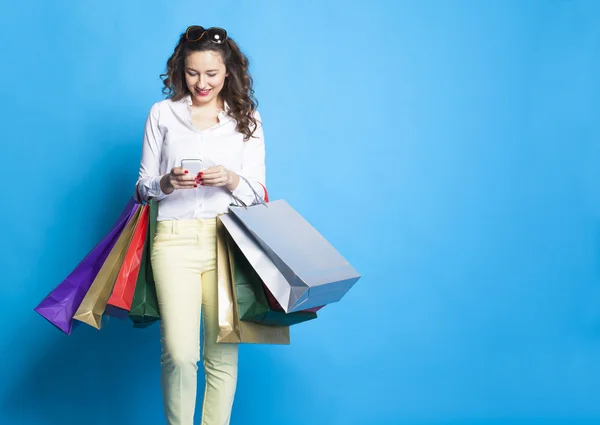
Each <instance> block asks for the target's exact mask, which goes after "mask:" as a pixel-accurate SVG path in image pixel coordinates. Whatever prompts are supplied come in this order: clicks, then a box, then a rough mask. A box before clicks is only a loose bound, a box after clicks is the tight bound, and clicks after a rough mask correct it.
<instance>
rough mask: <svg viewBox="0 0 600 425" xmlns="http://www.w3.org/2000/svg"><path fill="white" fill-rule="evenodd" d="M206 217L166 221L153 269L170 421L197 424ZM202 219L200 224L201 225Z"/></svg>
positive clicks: (172, 424)
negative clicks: (204, 222) (203, 246)
mask: <svg viewBox="0 0 600 425" xmlns="http://www.w3.org/2000/svg"><path fill="white" fill-rule="evenodd" d="M201 223H202V222H198V223H193V222H160V223H158V226H157V235H156V238H155V242H154V247H153V252H152V268H153V272H154V279H155V281H156V295H157V298H158V305H159V309H160V314H161V343H162V356H161V365H162V374H161V384H162V390H163V402H164V408H165V415H166V418H167V423H168V424H169V425H192V424H193V419H194V410H195V403H196V388H197V371H198V361H199V360H200V309H201V304H202V280H201V273H202V270H203V269H205V268H206V264H207V260H208V262H210V259H207V258H205V256H204V251H205V250H204V249H202V239H203V238H202V237H201V235H202V234H203V233H204V232H203V231H202V226H201ZM196 224H197V225H196Z"/></svg>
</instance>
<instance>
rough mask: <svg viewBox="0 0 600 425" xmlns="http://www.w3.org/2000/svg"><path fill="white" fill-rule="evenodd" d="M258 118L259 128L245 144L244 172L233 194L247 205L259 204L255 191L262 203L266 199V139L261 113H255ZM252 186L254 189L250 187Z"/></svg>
mask: <svg viewBox="0 0 600 425" xmlns="http://www.w3.org/2000/svg"><path fill="white" fill-rule="evenodd" d="M254 117H255V118H256V122H257V128H256V130H255V131H254V134H253V136H252V137H251V138H250V139H248V140H247V141H245V142H244V147H243V151H242V171H241V173H240V176H241V177H244V178H245V179H246V180H248V182H246V181H245V180H244V179H243V178H241V179H240V183H239V184H238V187H237V188H235V190H233V191H232V192H231V193H232V195H233V196H235V197H236V198H238V199H240V200H241V201H242V202H244V204H246V205H254V204H257V203H258V201H257V199H256V196H255V195H254V192H253V191H252V189H254V191H255V192H256V193H257V194H258V196H259V198H260V200H261V201H264V200H265V198H266V194H267V193H266V176H265V138H264V132H263V125H262V120H261V116H260V113H259V112H258V111H256V112H255V113H254ZM248 183H249V184H251V185H252V188H250V186H249V185H248Z"/></svg>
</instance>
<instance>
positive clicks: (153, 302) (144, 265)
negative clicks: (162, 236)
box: [128, 199, 160, 328]
mask: <svg viewBox="0 0 600 425" xmlns="http://www.w3.org/2000/svg"><path fill="white" fill-rule="evenodd" d="M148 204H149V205H150V217H149V220H148V230H147V231H148V235H147V236H146V244H145V245H144V252H143V254H142V259H141V262H140V273H139V275H138V279H137V282H136V284H135V292H134V294H133V301H132V302H131V310H130V311H129V314H128V316H129V318H130V319H131V321H132V322H133V326H134V327H136V328H145V327H147V326H149V325H151V324H152V323H154V322H156V321H158V320H160V313H159V311H158V299H157V298H156V287H155V284H154V274H153V273H152V264H151V261H150V258H151V255H152V245H153V242H154V235H155V234H156V218H157V216H158V204H157V202H156V201H155V200H154V199H151V200H150V202H149V203H148Z"/></svg>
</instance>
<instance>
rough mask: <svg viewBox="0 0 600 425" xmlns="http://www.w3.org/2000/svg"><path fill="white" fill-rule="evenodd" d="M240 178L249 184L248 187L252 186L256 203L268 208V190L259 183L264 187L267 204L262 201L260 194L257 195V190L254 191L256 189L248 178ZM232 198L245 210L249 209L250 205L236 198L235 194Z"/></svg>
mask: <svg viewBox="0 0 600 425" xmlns="http://www.w3.org/2000/svg"><path fill="white" fill-rule="evenodd" d="M238 175H239V174H238ZM240 178H241V179H243V180H244V181H245V182H246V183H247V184H248V186H250V189H252V193H254V200H255V201H256V203H257V204H260V205H264V206H265V207H267V208H268V205H267V202H269V195H268V193H267V188H266V187H265V186H264V185H263V184H262V183H260V182H259V184H260V185H261V186H262V187H263V189H264V191H265V201H266V202H265V201H263V200H262V199H261V197H260V196H259V195H258V193H256V190H254V187H252V185H251V184H250V182H249V181H248V179H247V178H246V177H244V176H241V175H240ZM231 196H232V197H233V199H234V200H235V201H236V202H239V203H240V204H241V206H243V207H244V208H248V205H246V203H245V202H244V201H242V200H241V199H240V198H238V197H237V196H235V195H233V194H232V195H231ZM238 206H239V205H238Z"/></svg>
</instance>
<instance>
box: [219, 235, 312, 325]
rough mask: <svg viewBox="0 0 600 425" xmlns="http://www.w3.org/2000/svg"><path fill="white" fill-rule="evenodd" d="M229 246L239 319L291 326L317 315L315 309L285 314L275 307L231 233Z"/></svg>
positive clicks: (228, 237) (228, 241)
mask: <svg viewBox="0 0 600 425" xmlns="http://www.w3.org/2000/svg"><path fill="white" fill-rule="evenodd" d="M227 248H228V251H229V256H230V261H229V264H230V267H231V275H232V276H233V280H234V285H235V288H236V289H235V290H236V295H237V303H238V311H239V315H240V320H244V321H246V322H254V323H260V324H262V325H268V326H291V325H295V324H297V323H302V322H306V321H308V320H312V319H316V318H317V313H316V312H313V311H298V312H294V313H285V312H284V311H275V310H273V309H272V308H271V307H270V306H269V301H268V298H267V294H266V293H265V290H266V289H265V287H264V285H263V282H262V280H261V278H260V276H259V275H258V274H257V273H256V271H255V270H254V268H253V267H252V265H251V264H250V263H249V262H248V260H247V259H246V257H245V256H244V254H243V253H242V251H241V250H240V249H239V248H238V247H237V245H236V244H235V242H234V241H233V239H232V238H231V236H229V235H227Z"/></svg>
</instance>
